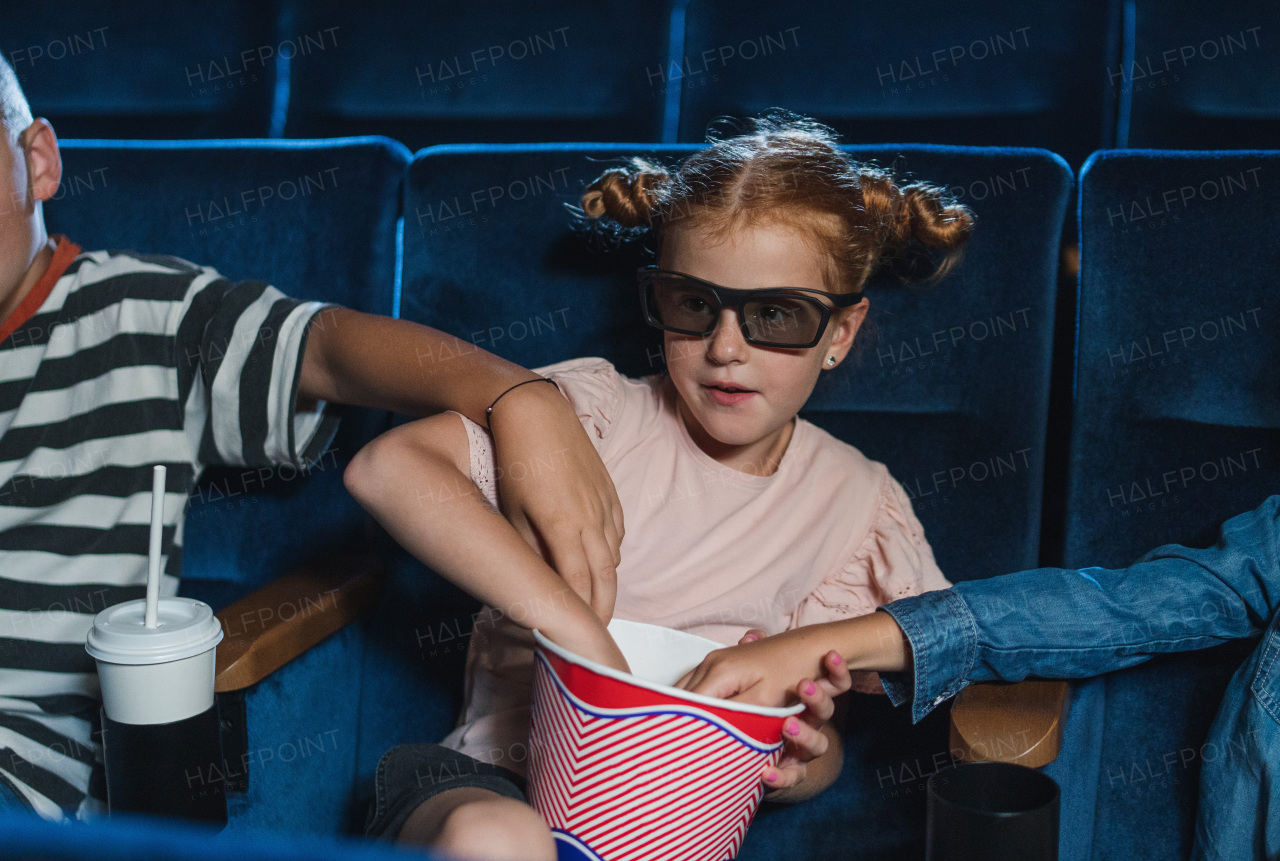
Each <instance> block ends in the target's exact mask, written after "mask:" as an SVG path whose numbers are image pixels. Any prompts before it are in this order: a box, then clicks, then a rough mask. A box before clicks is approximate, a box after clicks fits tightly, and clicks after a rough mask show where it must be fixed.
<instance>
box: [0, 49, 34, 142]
mask: <svg viewBox="0 0 1280 861" xmlns="http://www.w3.org/2000/svg"><path fill="white" fill-rule="evenodd" d="M31 120H32V116H31V106H30V105H28V104H27V97H26V96H25V95H23V94H22V87H21V86H20V85H19V84H18V76H17V74H15V73H14V71H13V67H12V66H10V65H9V61H8V60H6V59H4V57H0V122H3V123H4V131H5V135H6V136H7V137H8V138H9V140H10V141H16V140H17V139H18V135H20V134H22V132H23V131H25V130H26V128H27V126H29V125H31Z"/></svg>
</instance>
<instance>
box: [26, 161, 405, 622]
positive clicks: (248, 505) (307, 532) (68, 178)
mask: <svg viewBox="0 0 1280 861" xmlns="http://www.w3.org/2000/svg"><path fill="white" fill-rule="evenodd" d="M408 161H409V154H408V151H407V150H405V148H404V147H403V146H401V145H400V144H398V143H396V142H394V141H390V140H386V139H384V138H364V139H349V140H335V141H311V142H303V141H289V142H283V141H219V142H203V141H199V142H195V141H193V142H180V143H151V142H106V141H66V142H64V143H63V180H62V186H61V188H60V189H59V191H58V192H57V194H56V195H55V198H54V200H53V202H51V203H49V204H47V205H46V217H47V220H48V224H49V228H50V230H51V231H55V232H60V233H64V234H66V235H68V236H69V237H70V238H71V239H73V240H74V241H76V242H77V243H79V244H80V245H81V246H82V247H84V248H86V249H90V248H120V249H131V250H135V251H139V252H145V253H163V254H171V255H175V256H178V257H183V258H186V259H188V260H191V261H194V262H197V263H201V264H206V265H210V266H214V267H215V268H217V269H218V270H219V271H220V272H221V273H222V274H224V275H226V276H227V277H228V278H231V279H234V280H241V279H257V280H263V281H267V282H269V283H271V284H273V285H275V286H277V287H279V288H280V289H281V290H282V291H284V292H285V293H286V294H287V295H291V296H294V297H297V298H301V299H311V300H324V301H331V302H336V303H338V304H341V305H345V306H347V307H351V308H355V309H357V310H361V311H369V312H375V313H380V314H388V315H389V314H391V313H393V310H394V303H395V291H396V288H397V238H396V237H397V223H398V218H399V212H400V189H401V185H402V183H403V178H404V169H405V166H406V164H407V163H408ZM386 420H387V415H386V413H383V412H379V411H374V410H351V411H349V412H348V413H347V414H346V417H345V418H344V419H343V423H342V427H341V429H340V430H339V432H338V435H337V437H336V438H335V440H334V443H333V445H332V446H331V447H330V449H329V451H328V452H326V454H325V455H324V456H323V457H322V458H321V460H320V462H319V463H318V464H317V465H316V467H315V469H314V470H312V472H311V473H310V475H309V476H302V475H300V474H299V473H298V472H297V471H296V470H294V469H292V468H279V469H277V470H266V471H260V470H256V469H249V470H241V469H232V468H222V469H216V470H213V469H210V470H207V471H206V473H205V477H204V479H203V480H202V481H201V482H200V484H199V485H198V487H197V489H196V491H195V492H194V494H193V496H192V499H191V502H190V506H189V507H188V510H187V518H186V527H185V530H186V537H185V544H184V548H183V552H184V560H183V582H184V584H185V585H184V586H183V591H184V593H185V594H193V595H196V596H197V597H201V598H204V599H205V600H209V601H210V602H211V603H213V604H214V606H215V607H216V606H218V605H220V604H223V603H226V601H229V600H231V599H233V598H235V597H239V596H240V595H241V594H243V593H246V592H248V591H250V590H251V589H252V588H254V587H256V586H259V585H262V584H263V583H265V582H268V581H270V580H271V579H273V578H275V577H277V576H279V575H280V574H282V573H284V571H285V570H287V569H288V567H290V566H291V565H293V564H296V563H297V562H299V561H302V559H304V558H305V557H307V556H310V555H311V554H313V553H315V552H316V551H317V550H318V549H319V547H320V546H323V544H324V543H328V541H331V540H336V539H337V538H338V537H339V536H341V535H343V534H344V532H346V531H350V530H351V529H353V528H355V527H356V525H357V524H358V523H361V522H363V520H364V517H363V515H362V514H361V512H360V510H359V508H358V507H357V506H356V505H355V503H354V502H353V501H352V500H351V499H350V497H349V496H348V495H347V494H346V492H345V490H344V488H343V486H342V467H343V465H344V464H345V463H346V461H347V460H348V459H349V458H350V457H351V455H352V454H353V453H354V452H355V450H356V449H358V448H359V446H360V445H362V444H363V443H364V442H366V441H367V440H368V439H370V438H371V437H372V435H373V434H374V433H376V432H377V430H378V429H380V428H382V427H383V426H385V423H386ZM193 590H195V591H193Z"/></svg>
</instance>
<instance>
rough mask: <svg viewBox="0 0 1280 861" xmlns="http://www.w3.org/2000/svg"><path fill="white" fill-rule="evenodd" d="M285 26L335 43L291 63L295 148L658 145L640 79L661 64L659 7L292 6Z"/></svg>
mask: <svg viewBox="0 0 1280 861" xmlns="http://www.w3.org/2000/svg"><path fill="white" fill-rule="evenodd" d="M286 15H287V16H289V17H288V18H287V19H286V20H287V22H288V23H287V24H286V25H285V26H286V29H287V30H289V31H290V32H297V33H299V34H303V35H304V36H308V37H316V36H317V35H320V36H323V37H325V38H328V37H331V41H332V42H333V44H331V45H326V46H325V47H323V48H321V49H317V50H312V51H310V52H300V53H299V54H298V55H297V56H296V57H294V59H293V61H292V66H291V70H290V80H289V86H288V90H289V120H288V128H287V133H288V135H289V136H290V137H312V136H316V137H319V136H330V135H338V134H386V135H390V136H392V137H394V138H396V139H398V140H402V141H404V142H405V143H407V144H408V145H409V146H410V147H412V148H415V149H416V148H418V147H422V146H427V145H429V144H437V143H447V142H452V141H531V140H561V141H563V140H653V141H656V140H658V139H659V137H658V136H659V133H660V126H661V122H662V116H663V109H664V102H663V98H662V96H661V94H660V93H656V92H654V91H653V89H652V88H651V87H650V86H649V85H648V83H647V81H648V78H647V77H646V70H650V71H652V70H656V69H661V68H662V64H663V62H664V59H665V58H666V55H667V40H668V9H667V3H666V2H663V0H646V1H645V2H643V3H633V2H627V0H574V2H555V0H538V2H532V3H531V2H511V0H485V2H481V3H466V4H459V3H398V2H394V0H376V2H366V3H359V4H353V3H349V2H344V0H306V2H302V0H294V2H291V3H290V4H289V5H288V6H287V7H286Z"/></svg>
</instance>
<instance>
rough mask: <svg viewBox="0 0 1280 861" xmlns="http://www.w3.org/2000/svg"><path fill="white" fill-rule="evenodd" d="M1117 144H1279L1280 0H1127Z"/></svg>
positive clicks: (1114, 78) (1118, 69)
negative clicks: (1278, 37) (1279, 34)
mask: <svg viewBox="0 0 1280 861" xmlns="http://www.w3.org/2000/svg"><path fill="white" fill-rule="evenodd" d="M1124 14H1125V26H1124V51H1123V54H1122V58H1123V59H1122V60H1121V62H1120V63H1116V64H1114V65H1113V66H1112V67H1111V68H1109V69H1108V71H1107V77H1108V79H1109V80H1110V82H1111V86H1112V88H1113V89H1115V90H1117V91H1118V92H1119V99H1120V105H1119V114H1118V120H1117V128H1116V136H1117V146H1121V147H1159V148H1165V149H1277V148H1280V91H1278V90H1277V88H1276V86H1275V82H1276V81H1277V80H1280V48H1277V46H1276V43H1275V40H1274V38H1272V37H1271V36H1270V34H1272V33H1275V32H1276V30H1277V29H1278V28H1280V6H1277V5H1276V4H1275V3H1269V2H1266V0H1244V2H1235V3H1212V4H1206V3H1161V2H1160V0H1127V2H1126V3H1125V10H1124Z"/></svg>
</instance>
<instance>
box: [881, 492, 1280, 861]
mask: <svg viewBox="0 0 1280 861" xmlns="http://www.w3.org/2000/svg"><path fill="white" fill-rule="evenodd" d="M1278 608H1280V496H1272V497H1270V498H1269V499H1268V500H1267V501H1266V502H1265V503H1263V504H1262V505H1261V506H1260V507H1259V508H1257V509H1255V510H1254V511H1251V512H1249V513H1247V514H1241V515H1239V516H1237V517H1233V518H1232V519H1231V520H1228V521H1227V522H1226V523H1225V524H1223V527H1222V533H1221V535H1220V536H1219V538H1218V542H1217V544H1216V545H1215V546H1213V547H1210V548H1207V549H1203V550H1195V549H1189V548H1186V547H1179V546H1176V545H1168V546H1165V547H1160V548H1158V549H1156V550H1153V551H1152V552H1150V553H1148V554H1147V555H1146V556H1144V557H1142V559H1140V560H1138V561H1137V562H1135V563H1134V564H1133V565H1130V566H1129V567H1128V568H1122V569H1113V570H1106V569H1101V568H1082V569H1080V570H1074V571H1073V570H1066V569H1061V568H1041V569H1037V570H1034V571H1023V572H1020V573H1017V574H1010V575H1008V576H1004V577H992V578H989V579H986V580H977V581H970V582H967V583H959V584H957V585H956V586H955V587H953V588H951V589H945V590H942V591H938V592H929V593H926V594H924V595H918V596H916V597H913V598H905V599H903V600H901V601H895V602H894V603H892V604H889V605H887V606H885V607H884V608H883V609H884V610H885V611H887V612H888V613H890V614H891V615H892V616H893V617H894V618H895V619H896V620H897V621H898V624H899V625H901V627H902V629H903V631H904V632H905V633H906V635H907V638H908V639H909V640H910V641H911V648H912V653H913V656H914V669H913V672H912V673H910V674H906V673H903V674H896V675H886V676H885V690H886V691H887V692H888V693H889V696H890V698H891V699H892V700H893V701H894V703H896V704H902V703H905V702H908V701H909V702H911V704H912V715H913V718H914V719H915V720H919V719H920V718H921V717H923V716H924V715H925V714H927V713H928V712H929V711H930V710H932V709H933V708H935V707H936V706H938V705H939V704H941V703H942V702H944V701H946V700H947V699H948V698H950V697H952V696H955V695H956V694H957V693H959V692H960V690H962V689H963V688H964V687H965V686H966V685H968V684H970V683H971V682H985V681H1020V680H1022V679H1024V678H1027V677H1028V676H1039V677H1042V678H1066V679H1069V678H1087V677H1089V676H1095V675H1099V674H1101V673H1106V672H1110V671H1112V670H1118V669H1123V668H1124V667H1131V666H1133V665H1135V664H1139V663H1142V662H1143V661H1145V660H1147V659H1148V658H1150V657H1151V656H1153V655H1156V654H1161V653H1165V652H1179V651H1187V650H1191V649H1201V648H1207V647H1209V646H1213V645H1217V644H1219V643H1222V642H1225V641H1227V640H1233V639H1240V638H1244V637H1256V636H1258V635H1259V634H1262V639H1261V641H1260V642H1259V644H1258V646H1257V648H1256V649H1255V650H1254V652H1253V654H1252V655H1251V656H1250V658H1249V659H1248V660H1247V661H1246V662H1245V663H1244V664H1243V665H1242V666H1241V667H1240V668H1239V670H1237V672H1236V674H1235V676H1234V677H1233V678H1232V680H1231V684H1230V686H1229V687H1228V688H1227V692H1226V695H1225V696H1224V697H1223V701H1222V705H1221V707H1220V708H1219V710H1218V714H1217V717H1216V718H1215V719H1214V723H1213V727H1212V729H1211V730H1210V733H1209V737H1208V739H1206V745H1209V744H1212V745H1215V748H1214V749H1217V750H1223V751H1231V752H1232V755H1231V756H1222V757H1218V758H1215V760H1214V761H1212V762H1210V761H1208V760H1207V759H1206V761H1205V762H1204V766H1203V769H1202V771H1201V774H1200V804H1199V813H1198V817H1197V821H1196V846H1195V850H1194V852H1193V856H1192V857H1193V858H1194V859H1215V861H1216V859H1232V861H1234V859H1254V858H1277V857H1280V613H1278V612H1277V610H1278Z"/></svg>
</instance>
